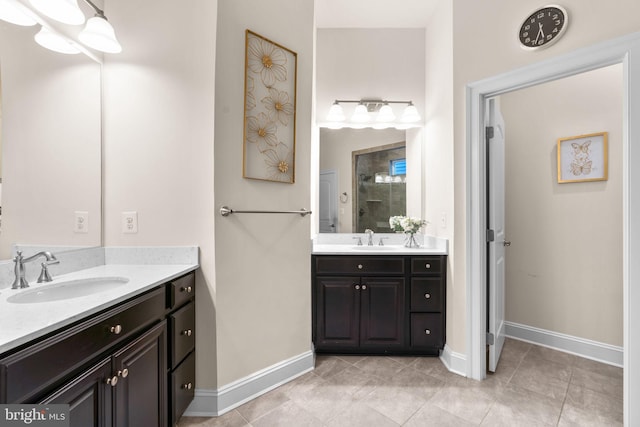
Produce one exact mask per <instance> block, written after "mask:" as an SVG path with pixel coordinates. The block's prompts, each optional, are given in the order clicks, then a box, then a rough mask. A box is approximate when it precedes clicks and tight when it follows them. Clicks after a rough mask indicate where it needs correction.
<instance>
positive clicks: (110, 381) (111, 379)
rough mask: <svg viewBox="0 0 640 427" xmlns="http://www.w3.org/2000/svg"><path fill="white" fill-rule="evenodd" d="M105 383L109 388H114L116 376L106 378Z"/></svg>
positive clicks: (116, 381) (116, 382)
mask: <svg viewBox="0 0 640 427" xmlns="http://www.w3.org/2000/svg"><path fill="white" fill-rule="evenodd" d="M105 383H107V385H110V386H111V387H115V386H116V384H118V377H117V376H116V375H114V376H113V377H111V378H107V379H106V380H105Z"/></svg>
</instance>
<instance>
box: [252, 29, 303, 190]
mask: <svg viewBox="0 0 640 427" xmlns="http://www.w3.org/2000/svg"><path fill="white" fill-rule="evenodd" d="M297 60H298V55H297V53H295V52H293V51H292V50H290V49H287V48H286V47H284V46H281V45H279V44H278V43H275V42H273V41H271V40H269V39H266V38H264V37H262V36H260V35H258V34H256V33H254V32H253V31H251V30H246V37H245V79H244V134H243V153H242V154H243V158H242V176H243V178H248V179H257V180H262V181H274V182H282V183H288V184H293V183H294V182H295V148H296V81H297Z"/></svg>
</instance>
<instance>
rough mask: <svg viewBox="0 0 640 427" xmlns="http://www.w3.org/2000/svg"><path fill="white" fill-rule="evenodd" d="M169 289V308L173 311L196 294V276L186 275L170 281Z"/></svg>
mask: <svg viewBox="0 0 640 427" xmlns="http://www.w3.org/2000/svg"><path fill="white" fill-rule="evenodd" d="M168 289H169V308H171V309H173V308H176V307H179V306H181V305H182V304H184V303H185V302H187V301H188V300H190V299H191V298H193V297H194V296H195V293H196V275H195V274H194V273H190V274H187V275H186V276H183V277H180V278H178V279H175V280H173V281H171V283H170V284H169V286H168Z"/></svg>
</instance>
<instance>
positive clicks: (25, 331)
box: [0, 264, 198, 354]
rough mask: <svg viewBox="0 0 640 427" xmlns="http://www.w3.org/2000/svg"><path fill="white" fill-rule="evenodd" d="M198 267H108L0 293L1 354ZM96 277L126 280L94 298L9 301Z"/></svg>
mask: <svg viewBox="0 0 640 427" xmlns="http://www.w3.org/2000/svg"><path fill="white" fill-rule="evenodd" d="M197 268H198V265H197V264H173V265H157V264H156V265H147V264H146V265H124V264H122V265H121V264H106V265H99V266H96V267H92V268H87V269H84V270H79V271H75V272H72V273H68V274H62V275H59V276H56V277H54V280H53V281H52V282H49V283H30V284H29V286H30V287H29V288H26V289H6V288H5V289H2V290H1V291H0V354H1V353H3V352H5V351H7V350H10V349H12V348H15V347H17V346H19V345H21V344H24V343H26V342H29V341H31V340H33V339H35V338H38V337H40V336H42V335H45V334H47V333H49V332H51V331H54V330H56V329H59V328H61V327H64V326H66V325H69V324H71V323H73V322H75V321H77V320H80V319H82V318H85V317H87V316H90V315H91V314H94V313H97V312H99V311H101V310H104V309H105V308H108V307H110V306H113V305H115V304H117V303H119V302H121V301H124V300H127V299H129V298H131V297H133V296H135V295H137V294H140V293H143V292H144V291H147V290H149V289H152V288H154V287H156V286H158V285H160V284H162V283H165V282H167V281H169V280H171V279H174V278H176V277H179V276H181V275H183V274H185V273H188V272H190V271H193V270H195V269H197ZM95 277H126V278H127V279H129V282H127V283H126V284H125V285H122V286H116V287H114V288H113V289H108V290H105V291H102V292H98V293H94V294H91V295H87V296H83V297H77V298H69V299H65V300H62V301H51V302H44V303H42V302H41V303H31V304H14V303H10V302H7V298H9V297H11V296H12V295H16V294H18V293H20V292H24V291H28V290H30V289H35V288H38V287H44V286H48V285H54V284H57V283H60V282H64V281H68V280H77V279H85V278H95Z"/></svg>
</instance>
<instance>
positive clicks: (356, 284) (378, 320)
mask: <svg viewBox="0 0 640 427" xmlns="http://www.w3.org/2000/svg"><path fill="white" fill-rule="evenodd" d="M446 266H447V255H446V247H445V249H444V250H443V249H442V248H441V247H438V248H427V247H423V248H403V247H401V246H400V247H398V246H387V247H386V248H382V247H369V248H367V247H362V248H360V247H358V246H347V245H339V244H338V245H314V250H313V255H312V266H311V269H312V287H313V293H312V295H313V310H312V315H313V342H314V346H315V351H316V352H319V353H323V352H324V353H352V354H397V355H402V354H413V355H438V354H439V351H440V350H441V349H442V348H443V347H444V344H445V342H446V328H445V319H446V311H445V309H446Z"/></svg>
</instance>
